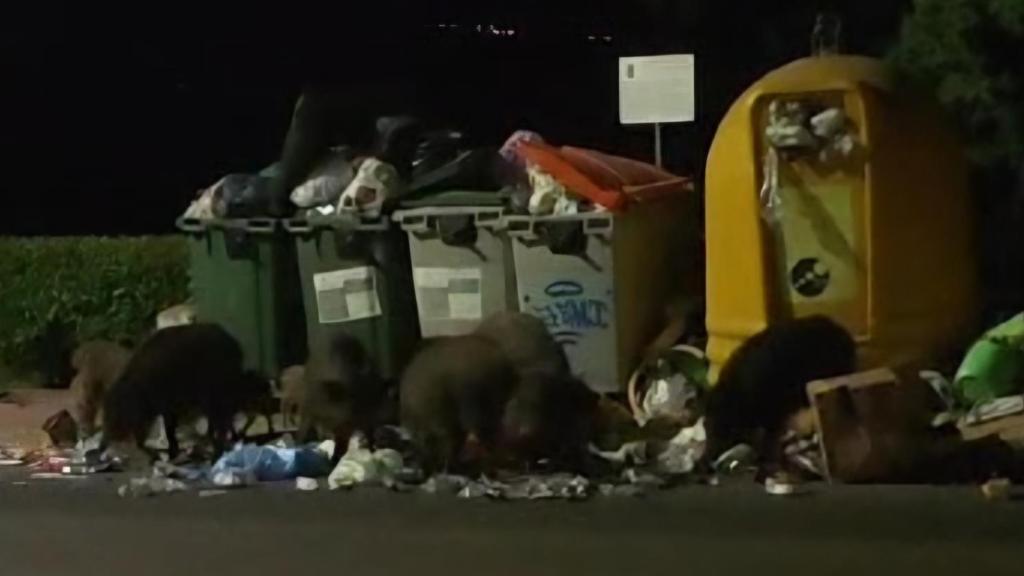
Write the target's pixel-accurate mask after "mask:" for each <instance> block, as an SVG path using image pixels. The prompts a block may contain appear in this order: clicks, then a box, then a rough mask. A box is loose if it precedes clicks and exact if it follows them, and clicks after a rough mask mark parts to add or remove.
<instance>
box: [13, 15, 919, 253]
mask: <svg viewBox="0 0 1024 576" xmlns="http://www.w3.org/2000/svg"><path fill="white" fill-rule="evenodd" d="M81 4H82V5H71V4H67V5H66V4H63V3H56V2H47V1H40V2H34V3H32V4H31V5H29V6H19V7H16V8H15V7H5V8H3V9H0V11H2V14H0V45H2V56H0V58H2V60H0V66H2V68H0V70H2V72H3V76H2V78H3V80H2V87H3V89H2V90H0V114H2V115H3V118H2V122H0V142H2V153H3V162H2V164H0V166H2V167H3V171H2V179H0V182H2V183H3V184H2V188H0V192H2V197H3V207H2V208H0V234H48V235H61V234H82V233H89V234H139V233H159V232H167V231H171V230H172V229H173V220H174V218H175V217H176V216H177V215H178V214H179V213H180V212H181V211H183V210H184V208H185V207H186V205H187V204H188V201H189V200H190V198H191V197H192V196H193V195H194V194H195V192H196V190H198V189H199V188H201V187H204V186H206V185H208V184H210V183H212V182H213V181H215V180H216V179H217V178H219V177H220V176H221V175H223V174H225V173H228V172H234V171H255V170H258V169H260V168H262V167H264V166H266V165H267V164H270V163H271V162H273V161H274V160H275V159H276V157H277V155H278V153H279V152H280V146H281V143H282V139H283V136H284V133H285V130H286V129H287V126H288V120H289V117H290V113H291V108H292V106H293V104H294V101H295V98H296V97H297V96H298V94H299V91H300V89H301V87H302V86H303V85H304V84H307V83H309V82H317V83H321V84H323V83H329V84H336V85H338V86H346V85H349V84H351V83H358V82H359V75H360V73H361V72H360V71H361V70H366V69H367V68H377V69H379V70H382V71H383V72H382V73H383V74H384V75H392V76H395V77H403V78H405V79H409V78H413V79H415V81H416V82H415V86H416V93H415V95H414V97H413V98H411V99H410V100H411V101H414V102H415V105H414V107H415V110H413V111H414V112H416V113H418V114H420V115H421V116H423V117H424V118H425V119H426V120H427V121H428V122H432V123H435V124H448V125H452V126H455V127H458V128H460V129H462V130H464V131H466V132H467V133H469V134H470V135H471V136H472V137H473V138H474V139H475V140H477V141H479V142H482V143H492V144H500V142H502V141H503V140H504V138H505V137H507V136H508V134H509V133H510V132H511V131H513V130H515V129H518V128H532V129H535V130H538V131H540V132H542V133H543V134H544V135H545V136H546V137H547V138H548V139H549V140H550V141H552V142H555V143H572V144H577V145H584V146H592V147H597V148H602V149H607V150H611V151H617V152H619V153H622V154H626V155H632V156H636V157H639V158H650V157H651V155H652V142H651V139H652V138H651V129H650V128H644V127H633V128H626V127H622V126H620V125H619V124H618V94H617V84H616V82H617V78H616V74H617V72H616V60H617V58H618V57H620V56H626V55H645V54H656V53H673V52H694V53H696V54H697V58H698V60H697V61H698V77H697V82H698V91H699V101H698V115H699V118H700V119H699V121H698V122H697V123H696V124H693V125H677V126H670V127H668V128H667V129H666V162H667V163H668V165H669V167H671V168H673V169H675V170H677V171H679V172H682V173H687V174H693V175H696V176H698V177H699V176H700V172H699V171H700V167H701V165H702V163H703V158H704V154H705V150H706V148H707V146H708V144H709V142H710V139H711V137H712V136H713V133H714V129H715V126H716V125H717V122H718V120H719V119H720V117H721V115H722V114H723V113H724V111H725V109H726V108H727V107H728V106H729V105H730V103H731V102H732V101H733V99H734V98H735V97H736V96H738V95H739V93H740V92H742V90H743V89H744V88H745V87H746V86H748V85H749V84H750V83H751V82H753V81H755V80H756V79H757V78H758V77H759V76H760V75H762V74H763V73H765V72H767V71H768V70H770V69H772V68H774V67H776V66H778V65H780V64H783V63H785V62H787V61H789V60H792V59H794V58H797V57H801V56H804V55H806V54H808V52H809V44H810V32H811V28H812V25H813V22H814V18H815V15H816V13H817V12H818V11H819V10H823V9H824V10H831V11H835V12H837V13H838V14H840V15H841V16H842V17H843V19H844V35H843V37H844V48H845V49H846V51H848V52H859V53H868V54H875V55H880V54H882V53H884V50H885V48H886V47H887V46H888V44H889V43H890V42H891V41H893V40H894V39H895V37H896V36H897V34H898V31H899V22H900V19H901V16H902V13H903V12H904V11H905V10H906V9H907V7H908V4H909V2H907V1H905V0H860V1H857V2H852V1H851V2H840V1H834V0H833V1H825V0H818V1H814V0H806V1H803V0H710V1H709V0H629V1H627V0H619V1H612V0H586V1H584V0H547V1H539V0H520V1H517V2H510V1H505V2H487V1H485V0H477V1H467V0H448V1H432V2H428V1H426V0H422V1H420V2H394V1H392V0H380V1H376V2H370V3H356V2H334V3H329V4H328V3H324V4H317V3H308V2H301V1H300V2H278V3H276V4H275V5H272V6H268V7H262V6H259V5H256V4H238V5H222V4H220V3H218V4H217V5H213V4H212V3H210V5H190V4H189V3H187V2H175V3H169V4H161V3H138V4H144V6H143V5H138V4H136V5H131V6H117V5H107V6H102V7H97V6H96V5H93V3H88V5H86V4H87V3H81ZM442 24H443V25H445V27H443V28H442V27H440V25H442ZM453 24H454V25H458V27H457V28H455V27H453V26H451V25H453ZM478 25H482V28H481V31H480V32H478V31H477V26H478ZM491 25H494V26H495V28H497V29H501V30H515V35H514V36H497V35H494V34H491V33H488V30H489V26H491Z"/></svg>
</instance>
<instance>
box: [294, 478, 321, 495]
mask: <svg viewBox="0 0 1024 576" xmlns="http://www.w3.org/2000/svg"><path fill="white" fill-rule="evenodd" d="M295 488H296V489H298V490H301V491H303V492H316V491H317V490H319V489H320V482H319V481H318V480H317V479H316V478H306V477H303V476H300V477H298V478H296V479H295Z"/></svg>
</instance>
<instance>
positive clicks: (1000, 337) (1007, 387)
mask: <svg viewBox="0 0 1024 576" xmlns="http://www.w3.org/2000/svg"><path fill="white" fill-rule="evenodd" d="M956 390H957V392H958V394H959V396H960V398H961V400H962V401H964V402H965V403H967V404H969V405H975V404H978V403H981V402H988V401H991V400H995V399H996V398H1002V397H1004V396H1010V395H1013V394H1019V393H1020V392H1021V391H1022V390H1024V314H1020V315H1018V316H1015V317H1014V318H1012V319H1010V320H1009V321H1007V322H1005V323H1003V324H1000V325H999V326H996V327H995V328H993V329H991V330H989V331H988V332H987V333H985V335H984V336H983V337H982V338H981V340H978V341H977V342H975V344H974V346H972V347H971V349H970V351H968V353H967V356H966V357H965V358H964V361H963V363H962V364H961V365H960V369H959V370H958V371H957V373H956Z"/></svg>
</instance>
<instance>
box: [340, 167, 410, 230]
mask: <svg viewBox="0 0 1024 576" xmlns="http://www.w3.org/2000/svg"><path fill="white" fill-rule="evenodd" d="M404 192H405V185H404V183H403V182H402V178H401V176H400V175H399V173H398V171H397V170H396V169H395V167H394V166H392V165H391V164H388V163H387V162H384V161H381V160H379V159H377V158H366V159H364V160H363V162H362V164H360V165H359V171H358V172H356V176H355V178H353V179H352V182H350V183H349V185H348V187H347V188H346V189H345V191H344V192H343V193H342V194H341V199H340V200H339V201H338V207H337V213H338V214H348V215H356V216H360V217H363V218H379V217H380V216H381V214H382V213H383V212H384V208H385V204H389V205H390V203H391V201H392V200H397V199H398V197H399V196H401V195H402V194H403V193H404Z"/></svg>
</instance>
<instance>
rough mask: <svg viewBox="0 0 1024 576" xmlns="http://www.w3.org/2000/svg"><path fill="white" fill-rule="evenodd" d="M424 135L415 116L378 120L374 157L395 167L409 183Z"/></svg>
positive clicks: (386, 117) (390, 117)
mask: <svg viewBox="0 0 1024 576" xmlns="http://www.w3.org/2000/svg"><path fill="white" fill-rule="evenodd" d="M422 134H423V126H422V125H421V124H420V121H419V119H417V118H415V117H413V116H383V117H381V118H378V119H377V135H376V139H375V141H374V144H373V152H372V156H373V157H375V158H377V159H379V160H380V161H382V162H385V163H387V164H390V165H392V166H394V167H395V170H397V171H398V175H399V176H401V178H402V179H403V180H406V181H408V179H409V176H410V175H411V174H412V166H413V159H414V158H415V155H416V150H417V147H418V146H419V143H420V140H421V137H422Z"/></svg>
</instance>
